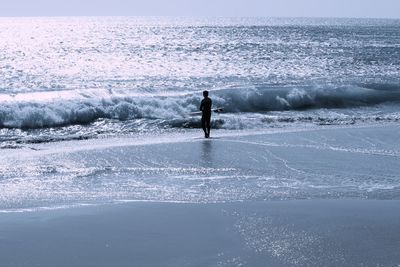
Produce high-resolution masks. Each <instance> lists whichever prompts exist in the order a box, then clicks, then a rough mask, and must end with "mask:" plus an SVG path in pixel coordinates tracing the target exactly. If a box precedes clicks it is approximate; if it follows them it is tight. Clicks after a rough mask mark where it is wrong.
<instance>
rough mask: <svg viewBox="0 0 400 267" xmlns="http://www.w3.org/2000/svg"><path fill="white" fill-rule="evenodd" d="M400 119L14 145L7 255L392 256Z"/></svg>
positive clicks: (89, 258)
mask: <svg viewBox="0 0 400 267" xmlns="http://www.w3.org/2000/svg"><path fill="white" fill-rule="evenodd" d="M398 133H399V127H398V126H395V125H393V124H392V125H376V126H368V127H354V126H345V127H327V128H318V129H304V130H301V131H300V130H296V131H288V130H283V131H281V130H279V129H278V130H270V131H269V132H264V133H255V132H250V131H247V132H246V131H243V132H238V131H236V132H229V131H214V135H213V136H212V138H211V139H209V140H204V139H202V138H199V137H198V132H193V133H192V134H188V135H182V134H176V135H168V136H164V137H158V138H148V137H138V138H123V139H93V140H82V141H70V142H62V143H43V144H32V145H30V146H29V147H26V148H22V149H9V150H7V153H2V155H1V161H2V165H1V167H2V173H3V177H5V178H3V180H2V181H1V182H2V183H1V189H2V195H1V197H2V202H1V203H2V207H1V213H0V258H1V265H2V266H397V265H399V264H400V256H399V255H400V254H399V253H398V247H399V246H400V231H399V229H400V213H399V204H400V203H399V200H398V199H399V197H398V196H399V193H398V190H399V184H398V171H399V165H398V157H399V155H400V154H399V142H398ZM396 140H397V141H396ZM3 151H6V150H3ZM32 170H35V173H34V174H35V175H31V176H29V179H28V181H26V180H24V179H17V178H12V177H11V175H12V174H15V173H18V172H19V173H20V174H21V175H25V174H24V171H29V172H30V173H32ZM77 173H78V174H79V175H78V176H77V175H76V174H77ZM7 175H9V177H10V178H7Z"/></svg>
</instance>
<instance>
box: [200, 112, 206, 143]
mask: <svg viewBox="0 0 400 267" xmlns="http://www.w3.org/2000/svg"><path fill="white" fill-rule="evenodd" d="M206 123H207V121H206V118H205V117H204V116H202V117H201V127H202V128H203V131H204V137H206V138H207V128H206Z"/></svg>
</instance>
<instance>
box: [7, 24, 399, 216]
mask: <svg viewBox="0 0 400 267" xmlns="http://www.w3.org/2000/svg"><path fill="white" fill-rule="evenodd" d="M0 48H1V49H0V153H1V154H3V156H2V163H0V171H1V173H0V188H2V193H1V196H0V207H1V208H2V209H3V210H10V209H11V210H15V209H17V210H18V209H24V208H31V207H47V206H62V205H75V204H77V203H93V202H95V203H97V202H101V201H115V200H118V201H128V200H140V201H149V200H151V201H177V202H219V201H237V200H243V199H249V198H250V199H282V198H313V197H323V198H330V197H334V198H338V197H339V198H340V197H361V198H364V197H373V198H374V197H375V198H385V199H387V198H389V199H392V198H399V196H400V193H399V187H400V180H399V177H398V175H396V174H395V173H390V174H388V176H385V179H383V180H382V179H378V178H379V177H381V176H380V175H381V174H378V172H376V173H374V174H371V172H368V171H366V170H365V169H362V168H361V167H360V166H363V167H365V166H364V165H363V164H364V163H363V161H362V160H361V159H358V160H359V161H360V162H359V163H358V166H359V167H360V168H356V167H354V166H351V164H349V165H348V166H347V165H346V166H347V168H350V169H351V168H355V169H354V170H353V172H352V174H351V175H348V174H347V176H346V174H341V173H340V171H338V172H337V173H336V174H335V175H334V174H332V173H331V174H329V175H328V174H327V172H332V170H333V171H334V172H335V171H336V169H335V168H336V167H335V166H330V167H329V168H328V167H326V169H323V170H322V169H318V170H314V172H313V174H312V175H310V173H308V172H306V171H305V170H304V169H301V166H298V167H296V168H295V167H293V166H289V167H288V163H287V160H290V159H292V160H294V161H295V162H299V160H301V159H297V158H293V156H292V158H291V156H290V153H289V154H287V155H286V156H287V158H282V157H280V156H277V154H274V153H275V152H273V151H270V150H268V151H269V152H268V153H267V152H266V151H265V150H262V149H261V148H262V146H263V145H266V144H267V145H271V146H272V147H273V146H285V147H296V146H305V147H307V146H308V147H310V146H314V147H317V148H326V147H331V148H332V147H333V148H335V149H336V150H340V149H342V151H347V152H349V151H350V152H352V153H353V152H354V153H355V152H360V151H361V152H360V153H364V152H365V153H367V154H369V155H381V156H383V157H387V158H389V159H390V160H389V162H392V161H393V162H395V160H397V159H398V157H399V155H400V152H399V151H400V150H399V148H398V145H397V144H396V140H398V137H396V136H395V135H391V138H389V139H385V138H386V137H385V136H384V135H382V136H379V135H377V137H376V138H377V139H376V140H378V139H379V138H381V139H379V140H380V143H379V142H378V143H377V141H376V140H370V141H369V143H367V141H368V140H367V139H368V138H370V136H369V135H368V136H367V137H366V138H365V140H367V141H365V142H366V143H365V144H363V145H360V146H358V143H357V142H358V141H359V139H357V138H356V137H355V135H352V136H347V137H343V138H344V139H346V140H347V141H346V142H344V143H340V142H339V143H340V145H339V146H335V145H332V144H329V143H330V141H332V140H334V138H333V137H332V138H333V139H331V140H327V139H326V138H325V140H322V139H323V137H326V136H324V135H316V136H314V137H313V141H310V140H308V141H307V140H306V141H305V137H304V136H303V137H304V138H303V139H302V140H295V137H291V136H290V135H289V134H287V135H286V139H285V142H283V141H281V140H274V142H272V143H271V140H267V141H266V140H261V141H260V142H261V143H259V144H261V146H259V147H258V148H256V149H255V150H252V151H253V152H252V154H251V155H250V156H253V157H261V156H262V157H264V158H268V157H269V158H271V157H272V158H273V159H272V160H271V161H270V163H271V162H272V163H273V162H275V163H273V164H275V165H274V168H270V167H271V166H269V165H268V166H265V164H264V165H263V164H261V163H258V165H257V164H256V165H254V166H253V167H254V168H250V167H248V166H250V165H251V164H250V163H249V162H247V161H246V160H245V159H243V161H241V162H236V159H235V158H229V156H231V155H236V156H237V157H240V155H241V154H240V151H242V150H243V149H244V148H246V147H247V146H250V145H251V142H253V143H254V142H255V141H254V140H253V141H252V140H249V139H246V140H245V141H243V140H239V141H238V142H237V143H236V145H237V144H239V143H240V142H242V144H243V147H244V148H243V147H235V146H236V145H229V144H227V143H226V142H225V143H224V140H223V138H222V139H221V140H220V141H218V139H214V140H212V141H216V142H219V143H220V150H219V151H224V153H226V154H223V153H222V152H218V158H217V159H216V158H214V161H212V160H211V161H210V159H207V155H208V156H210V155H211V154H213V153H216V152H215V149H216V147H219V146H218V145H215V146H213V147H211V146H209V145H207V144H206V145H204V146H202V147H201V148H200V147H197V148H198V149H199V150H200V151H201V155H200V156H199V157H198V158H196V159H192V160H190V156H187V155H190V153H191V149H190V148H187V147H186V145H185V144H186V143H182V144H180V145H179V147H180V149H181V150H179V149H178V150H179V151H178V152H179V153H183V155H181V154H180V155H176V151H174V149H175V148H174V146H175V145H170V146H167V147H163V145H160V147H157V146H155V147H156V148H157V149H156V148H155V147H151V148H146V149H144V148H143V147H141V148H139V149H138V150H140V151H135V152H133V151H131V150H129V151H123V152H120V154H118V149H120V147H124V144H125V143H124V140H125V141H126V140H129V141H126V142H127V143H128V144H130V145H135V142H136V141H135V140H139V139H140V138H141V139H140V140H139V141H137V142H138V143H139V144H142V143H146V142H150V141H149V140H153V141H154V140H156V141H157V142H158V141H159V140H164V139H165V138H166V136H167V137H168V138H169V140H175V141H173V142H178V141H176V139H174V138H175V137H174V136H176V135H179V136H189V137H190V138H191V139H190V140H191V141H193V140H195V141H196V142H197V143H200V142H203V141H202V140H201V139H196V138H197V137H196V136H198V137H199V138H200V137H201V136H202V131H201V128H200V121H199V119H200V118H199V116H196V115H193V114H191V113H192V112H195V111H198V109H199V104H200V101H201V99H202V91H203V90H208V91H210V97H211V98H212V100H213V106H214V107H219V108H223V110H224V112H222V113H219V114H213V118H212V133H211V135H212V136H213V134H214V133H224V134H225V136H236V135H241V134H242V133H244V136H246V135H249V134H250V133H252V134H257V133H259V132H263V133H269V132H291V131H294V132H297V131H306V130H309V129H314V130H317V131H318V130H326V129H328V132H329V129H331V128H332V129H337V128H340V127H350V126H351V127H353V128H352V129H356V128H357V127H361V128H362V127H369V126H374V127H375V126H376V125H378V126H379V125H381V127H387V126H389V127H397V125H398V123H399V120H400V110H399V107H400V20H395V19H323V18H321V19H319V18H318V19H317V18H170V17H163V18H159V17H146V18H145V17H48V18H46V17H38V18H34V17H32V18H0ZM356 133H359V132H356ZM328 135H329V134H328ZM171 136H172V137H171ZM321 136H322V137H321ZM163 138H164V139H163ZM168 138H167V139H168ZM237 138H239V139H240V138H241V137H237ZM318 138H319V139H318ZM254 139H257V138H254ZM109 140H118V141H116V142H117V143H118V144H119V146H118V147H117V148H113V149H114V150H113V149H111V148H109V147H107V149H106V151H102V152H98V151H97V150H96V152H92V154H90V153H89V152H88V151H92V150H93V149H92V150H88V151H86V152H81V153H75V152H68V153H70V154H68V153H67V152H65V151H63V152H57V153H56V155H54V153H55V152H54V153H53V154H51V153H50V154H51V155H50V156H49V153H47V152H41V151H42V150H44V151H46V149H49V147H51V149H53V150H54V149H59V148H60V147H61V148H65V147H67V148H66V149H67V150H66V151H70V150H71V149H72V148H71V147H72V146H73V147H76V146H80V145H81V144H83V143H80V141H85V143H84V144H85V145H84V146H86V147H87V146H90V144H92V145H93V147H94V148H98V146H99V145H98V144H99V143H102V142H106V143H107V142H108V143H110V142H113V141H109ZM121 140H122V141H121ZM132 140H133V141H132ZM143 140H145V141H143ZM146 140H147V141H146ZM185 140H186V139H185ZM318 140H319V141H321V140H322V141H321V142H320V143H319V144H316V142H317V141H318ZM357 140H358V141H357ZM382 140H383V141H382ZM385 140H386V141H385ZM75 141H76V143H71V142H75ZM186 141H187V140H186ZM336 141H337V140H336ZM140 142H142V143H140ZM157 142H156V143H157ZM246 142H247V144H244V143H246ZM312 142H314V143H312ZM332 142H333V141H332ZM178 143H179V142H178ZM222 143H224V144H222ZM71 144H72V145H71ZM88 144H89V145H88ZM334 144H336V145H337V142H336V143H334ZM171 146H172V148H171ZM393 146H395V148H393ZM93 147H92V148H93ZM229 147H230V148H232V149H233V151H232V150H229V149H227V148H229ZM68 149H70V150H68ZM224 149H225V150H224ZM257 149H258V150H260V151H258V150H257ZM257 151H258V152H257ZM46 153H47V154H46ZM131 153H132V154H133V155H134V156H132V154H131ZM160 153H162V154H161V155H164V156H160ZM171 153H172V154H171ZM174 153H175V154H174ZM185 153H186V154H185ZM271 153H272V154H271ZM276 153H278V152H276ZM66 154H68V156H66ZM300 154H301V153H300ZM8 155H11V156H9V158H7V156H8ZM21 155H22V156H21ZM171 155H174V156H177V157H178V156H179V160H178V159H175V160H174V159H173V157H171ZM185 155H186V156H185ZM204 155H206V156H204ZM225 155H228V158H229V159H224V160H222V159H223V158H225V157H226V156H225ZM260 155H261V156H260ZM21 157H22V158H23V160H21V159H20V158H21ZM138 157H139V158H138ZM140 157H142V158H141V160H140ZM308 157H309V159H310V160H314V159H313V157H311V156H310V155H309V156H308ZM348 160H349V161H351V160H352V159H351V158H350V159H348ZM369 160H371V161H368V162H373V160H372V159H369ZM121 161H123V162H122V163H121ZM327 161H329V159H327ZM217 162H218V164H217ZM267 162H268V161H267ZM285 162H286V163H285ZM382 162H384V160H382ZM272 163H271V164H272ZM246 164H250V165H246ZM254 164H255V163H254ZM282 164H283V165H282ZM316 164H317V163H316ZM321 164H322V163H321ZM394 164H395V163H394ZM242 165H243V166H242ZM281 165H282V166H281ZM251 166H252V165H251ZM338 166H341V167H343V165H340V164H339V165H338ZM385 166H386V165H385ZM380 167H382V166H380ZM328 169H329V171H328ZM325 172H326V173H325ZM325 174H326V175H325ZM382 175H383V174H382ZM345 176H346V178H343V177H345ZM383 176H384V175H383ZM342 178H343V179H342ZM377 190H378V191H377ZM382 190H383V191H382ZM385 190H387V191H385Z"/></svg>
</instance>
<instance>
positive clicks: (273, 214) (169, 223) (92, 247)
mask: <svg viewBox="0 0 400 267" xmlns="http://www.w3.org/2000/svg"><path fill="white" fill-rule="evenodd" d="M399 205H400V203H399V201H384V200H382V201H376V200H296V201H269V202H238V203H222V204H221V203H220V204H179V203H143V202H141V203H140V202H138V203H124V204H114V205H105V206H95V207H81V208H75V209H67V210H56V211H54V210H52V211H39V212H33V213H14V214H2V215H1V220H0V251H1V252H0V254H1V264H2V266H397V265H398V264H399V263H400V254H399V253H398V248H399V246H400V232H399V229H400V213H399V212H398V210H399Z"/></svg>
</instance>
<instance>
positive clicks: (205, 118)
mask: <svg viewBox="0 0 400 267" xmlns="http://www.w3.org/2000/svg"><path fill="white" fill-rule="evenodd" d="M211 106H212V101H211V98H209V97H205V98H204V99H203V100H201V104H200V110H201V111H202V112H203V115H202V117H201V127H202V128H203V131H204V134H205V136H206V137H210V129H211Z"/></svg>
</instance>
